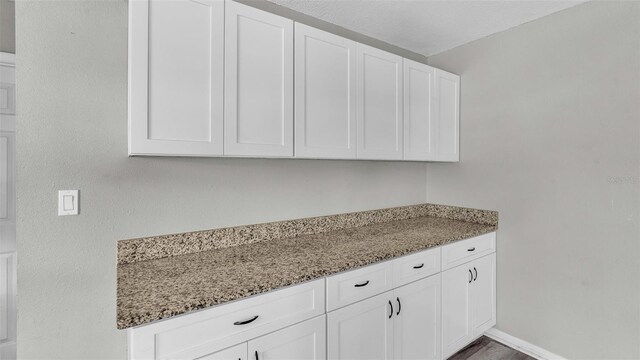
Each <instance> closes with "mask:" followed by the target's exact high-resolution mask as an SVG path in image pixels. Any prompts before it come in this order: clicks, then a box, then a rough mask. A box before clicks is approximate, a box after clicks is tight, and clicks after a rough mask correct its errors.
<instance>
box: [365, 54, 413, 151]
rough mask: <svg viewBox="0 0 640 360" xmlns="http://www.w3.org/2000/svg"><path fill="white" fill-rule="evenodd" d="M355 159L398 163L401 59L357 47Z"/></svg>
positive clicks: (400, 112)
mask: <svg viewBox="0 0 640 360" xmlns="http://www.w3.org/2000/svg"><path fill="white" fill-rule="evenodd" d="M356 67H357V84H358V91H357V107H356V111H357V119H358V121H357V132H358V152H357V157H358V158H359V159H372V160H402V58H401V57H400V56H397V55H394V54H391V53H388V52H386V51H382V50H379V49H376V48H373V47H370V46H367V45H363V44H358V46H357V61H356Z"/></svg>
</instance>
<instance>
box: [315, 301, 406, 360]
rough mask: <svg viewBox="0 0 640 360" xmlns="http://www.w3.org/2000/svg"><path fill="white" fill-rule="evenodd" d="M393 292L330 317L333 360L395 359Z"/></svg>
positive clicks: (328, 332) (328, 319)
mask: <svg viewBox="0 0 640 360" xmlns="http://www.w3.org/2000/svg"><path fill="white" fill-rule="evenodd" d="M392 298H393V291H387V292H385V293H382V294H380V295H377V296H374V297H372V298H369V299H367V300H362V301H360V302H357V303H355V304H352V305H349V306H346V307H343V308H341V309H338V310H335V311H332V312H330V313H328V314H327V354H328V358H329V359H344V360H347V359H349V360H357V359H362V360H369V359H392V358H393V309H391V307H392V306H393V305H392V302H391V299H392Z"/></svg>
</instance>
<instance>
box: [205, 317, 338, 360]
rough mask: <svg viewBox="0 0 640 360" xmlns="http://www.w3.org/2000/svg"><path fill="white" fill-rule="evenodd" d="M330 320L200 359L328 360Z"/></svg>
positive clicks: (298, 326)
mask: <svg viewBox="0 0 640 360" xmlns="http://www.w3.org/2000/svg"><path fill="white" fill-rule="evenodd" d="M325 339H326V317H325V316H324V315H322V316H319V317H317V318H314V319H311V320H307V321H304V322H301V323H299V324H296V325H292V326H289V327H286V328H284V329H282V330H278V331H276V332H273V333H271V334H268V335H265V336H261V337H259V338H257V339H253V340H249V342H245V343H242V344H239V345H236V346H232V347H230V348H227V349H224V350H222V351H219V352H216V353H214V354H211V355H207V356H205V357H201V358H198V359H197V360H236V359H237V360H245V359H255V360H276V359H278V360H322V359H326V357H327V356H326V340H325Z"/></svg>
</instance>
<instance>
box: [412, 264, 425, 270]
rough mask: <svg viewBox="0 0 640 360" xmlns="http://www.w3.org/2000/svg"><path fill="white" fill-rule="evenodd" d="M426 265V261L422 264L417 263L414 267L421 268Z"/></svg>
mask: <svg viewBox="0 0 640 360" xmlns="http://www.w3.org/2000/svg"><path fill="white" fill-rule="evenodd" d="M423 266H424V263H422V264H420V265H416V266H414V267H413V268H414V269H421V268H422V267H423Z"/></svg>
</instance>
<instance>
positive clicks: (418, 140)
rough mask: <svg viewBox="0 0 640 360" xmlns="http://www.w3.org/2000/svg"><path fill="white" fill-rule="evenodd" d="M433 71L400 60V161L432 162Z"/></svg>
mask: <svg viewBox="0 0 640 360" xmlns="http://www.w3.org/2000/svg"><path fill="white" fill-rule="evenodd" d="M434 96H435V69H434V68H432V67H431V66H429V65H425V64H421V63H418V62H415V61H412V60H408V59H404V159H405V160H435V159H436V134H437V133H438V129H437V124H438V121H437V119H436V118H435V116H434V115H435V114H434V112H433V110H434V109H433V106H432V102H433V97H434Z"/></svg>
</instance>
